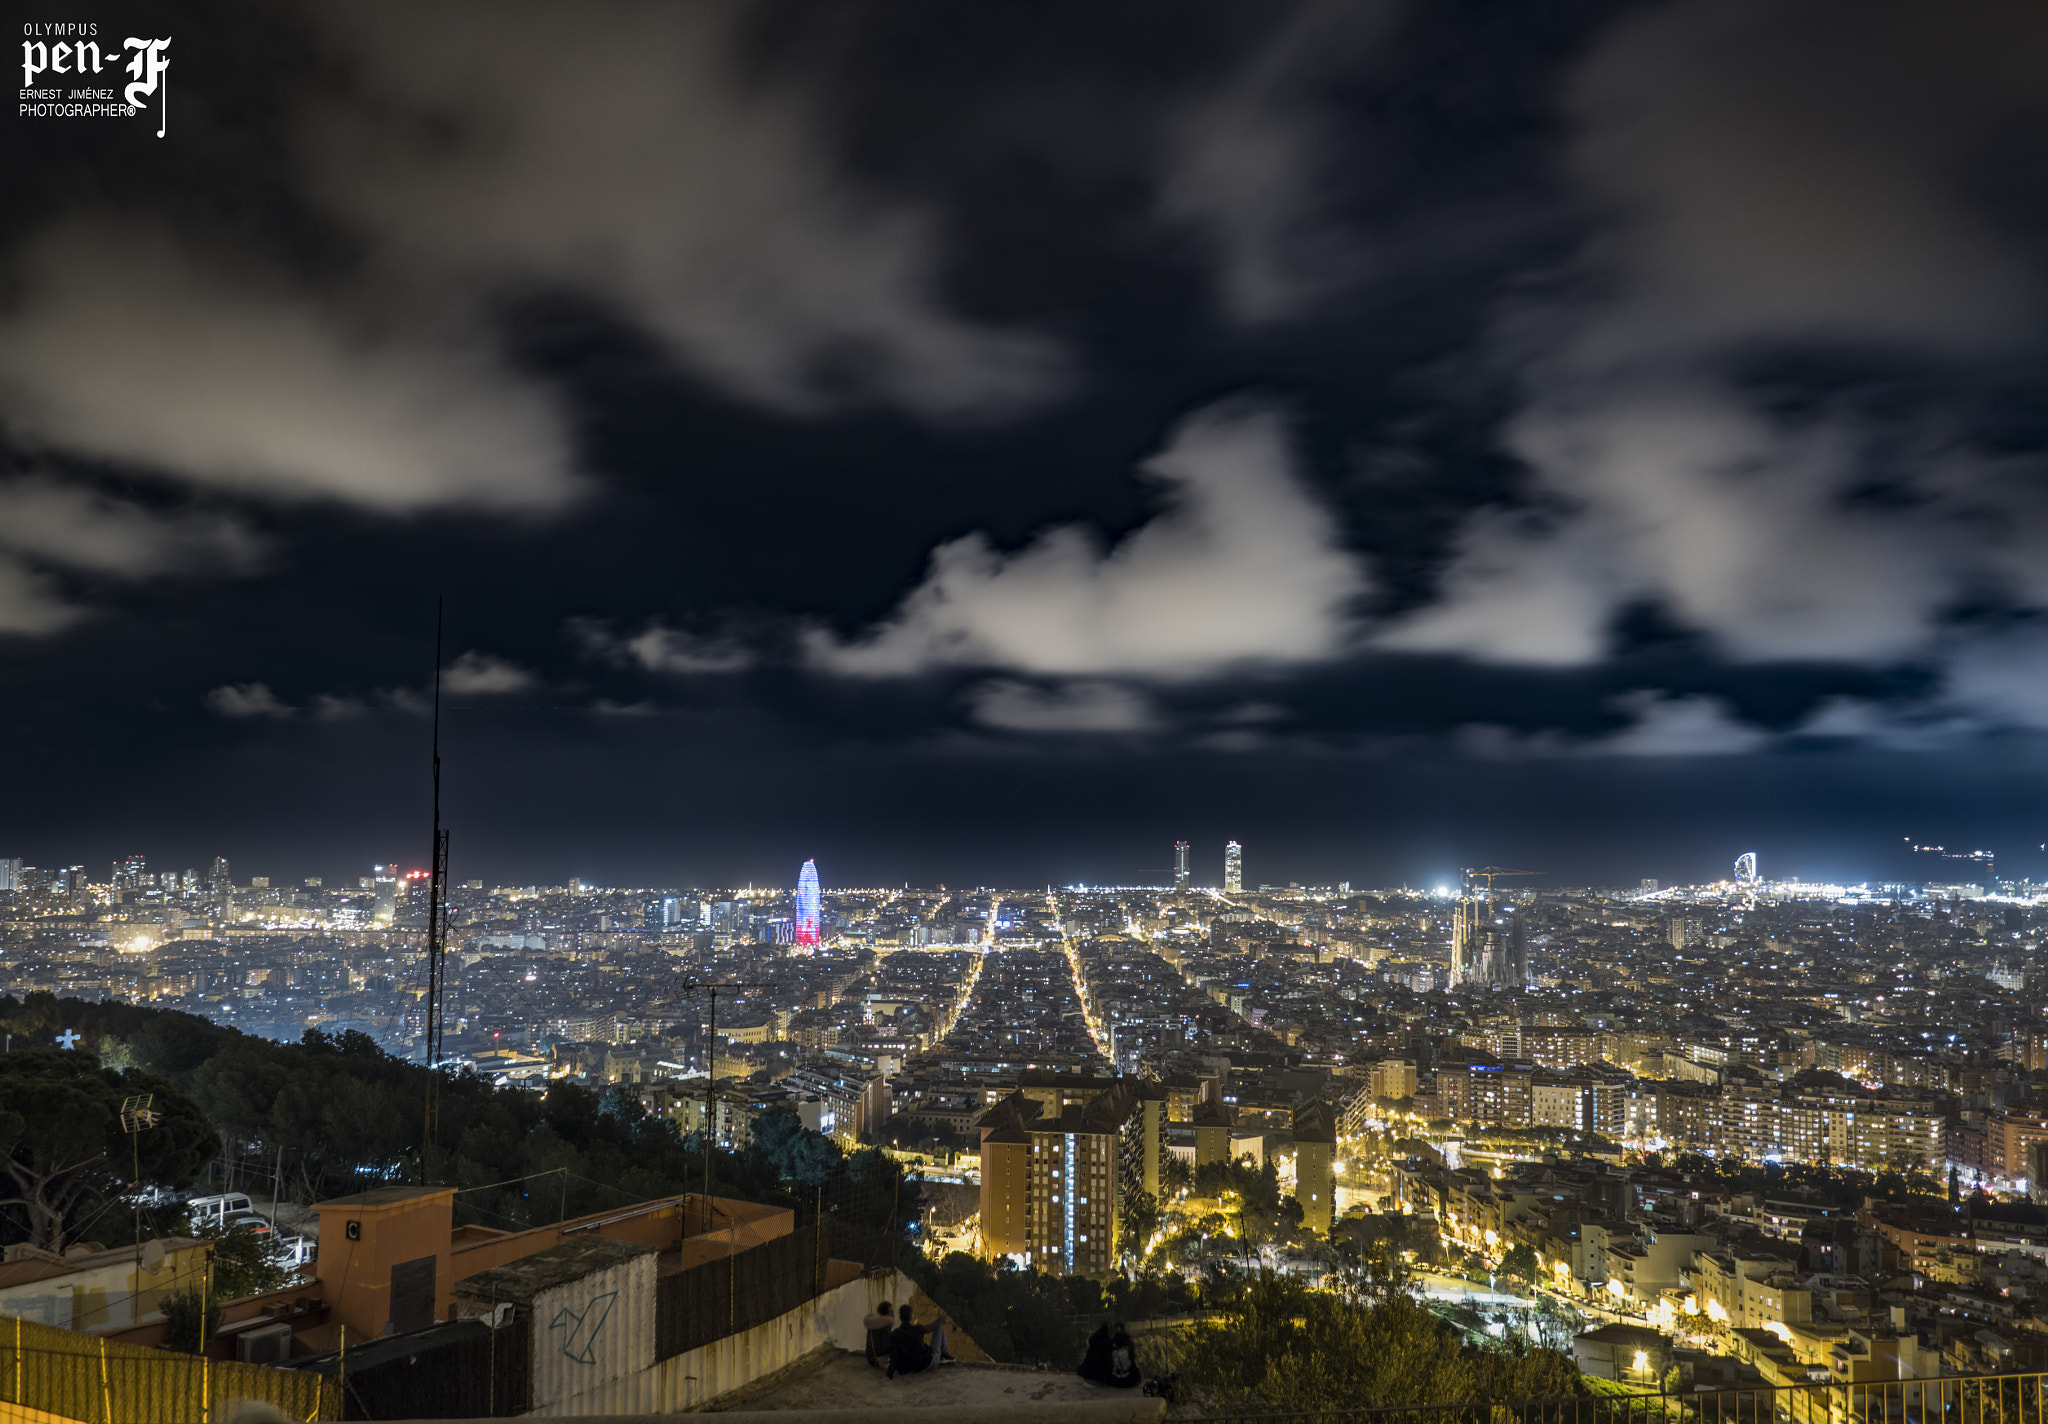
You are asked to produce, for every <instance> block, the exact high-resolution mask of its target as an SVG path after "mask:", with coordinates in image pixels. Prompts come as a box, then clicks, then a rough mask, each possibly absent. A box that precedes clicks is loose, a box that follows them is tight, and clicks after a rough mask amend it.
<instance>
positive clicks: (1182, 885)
mask: <svg viewBox="0 0 2048 1424" xmlns="http://www.w3.org/2000/svg"><path fill="white" fill-rule="evenodd" d="M1173 888H1174V891H1175V893H1177V894H1181V895H1185V894H1187V893H1188V843H1187V842H1186V841H1175V842H1174V843H1173Z"/></svg>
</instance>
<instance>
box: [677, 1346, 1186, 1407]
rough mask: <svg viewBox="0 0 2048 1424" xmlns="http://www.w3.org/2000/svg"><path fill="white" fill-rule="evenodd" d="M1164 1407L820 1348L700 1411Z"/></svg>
mask: <svg viewBox="0 0 2048 1424" xmlns="http://www.w3.org/2000/svg"><path fill="white" fill-rule="evenodd" d="M1164 1407H1165V1406H1164V1403H1163V1402H1162V1401H1160V1400H1157V1399H1149V1398H1147V1397H1146V1396H1145V1395H1143V1394H1142V1393H1140V1392H1139V1391H1137V1390H1135V1389H1109V1388H1107V1387H1105V1386H1102V1385H1095V1384H1090V1383H1089V1382H1088V1381H1087V1380H1084V1379H1082V1378H1081V1377H1080V1376H1079V1375H1077V1374H1072V1373H1066V1372H1053V1371H1041V1370H1031V1369H1026V1368H1024V1367H1022V1366H1018V1365H971V1364H958V1365H942V1366H940V1367H939V1368H938V1369H934V1370H926V1371H923V1372H922V1373H920V1374H915V1375H908V1376H905V1377H903V1378H900V1379H893V1380H892V1379H887V1378H884V1376H883V1374H882V1372H881V1370H879V1369H877V1368H875V1367H874V1366H872V1365H870V1364H868V1362H867V1361H866V1360H865V1359H863V1358H862V1357H861V1356H859V1355H856V1354H852V1353H846V1354H840V1353H837V1352H832V1353H826V1352H819V1353H817V1354H814V1355H811V1356H809V1357H807V1358H806V1359H804V1360H803V1361H801V1362H799V1363H798V1364H796V1365H793V1366H792V1367H790V1368H789V1369H787V1370H784V1371H782V1372H781V1373H780V1374H777V1375H774V1376H771V1377H770V1378H768V1379H765V1380H762V1381H760V1382H758V1383H757V1384H755V1385H753V1386H751V1387H749V1388H746V1389H742V1390H738V1391H735V1392H734V1393H732V1394H729V1395H726V1396H725V1397H724V1398H722V1399H720V1400H719V1401H718V1402H717V1403H716V1404H715V1405H714V1406H712V1408H711V1409H710V1410H707V1411H706V1412H707V1413H725V1412H728V1411H743V1412H748V1413H752V1412H757V1411H758V1412H760V1413H796V1412H800V1411H805V1412H807V1411H810V1410H860V1409H878V1410H886V1411H888V1415H889V1417H891V1418H895V1419H906V1418H907V1419H916V1418H918V1417H919V1416H920V1414H921V1413H922V1412H923V1411H926V1410H931V1411H934V1412H935V1413H936V1412H939V1411H943V1412H945V1413H946V1414H948V1415H949V1416H951V1417H954V1418H959V1419H977V1420H986V1419H990V1418H993V1417H998V1416H1007V1415H1008V1414H1010V1413H1011V1412H1012V1411H1021V1410H1027V1409H1028V1410H1030V1411H1031V1412H1033V1413H1036V1412H1037V1411H1038V1410H1040V1409H1043V1410H1044V1412H1045V1417H1046V1418H1047V1419H1059V1420H1062V1421H1065V1420H1075V1421H1087V1424H1097V1421H1099V1422H1100V1424H1109V1421H1111V1420H1132V1421H1137V1420H1156V1419H1158V1418H1159V1417H1160V1416H1161V1413H1162V1411H1163V1410H1164Z"/></svg>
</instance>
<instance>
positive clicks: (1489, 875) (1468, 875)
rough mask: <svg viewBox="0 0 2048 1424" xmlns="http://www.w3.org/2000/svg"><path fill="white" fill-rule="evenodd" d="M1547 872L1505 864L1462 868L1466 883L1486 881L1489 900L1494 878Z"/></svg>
mask: <svg viewBox="0 0 2048 1424" xmlns="http://www.w3.org/2000/svg"><path fill="white" fill-rule="evenodd" d="M1549 873H1550V872H1549V871H1547V870H1509V869H1507V868H1506V867H1505V866H1499V865H1482V866H1478V867H1477V868H1474V867H1472V866H1467V867H1466V868H1465V870H1464V876H1465V879H1466V881H1467V882H1468V883H1469V882H1471V881H1474V880H1479V879H1484V880H1485V881H1486V898H1487V900H1488V901H1489V902H1491V901H1492V899H1493V882H1494V881H1496V880H1503V879H1506V878H1507V877H1508V876H1510V875H1548V874H1549Z"/></svg>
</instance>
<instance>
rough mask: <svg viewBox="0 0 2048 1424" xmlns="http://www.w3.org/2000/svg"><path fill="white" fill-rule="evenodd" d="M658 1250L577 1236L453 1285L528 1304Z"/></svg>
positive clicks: (476, 1293) (472, 1292)
mask: <svg viewBox="0 0 2048 1424" xmlns="http://www.w3.org/2000/svg"><path fill="white" fill-rule="evenodd" d="M660 1249H661V1248H660V1247H658V1246H647V1245H642V1244H641V1243H640V1242H637V1241H619V1240H616V1239H614V1238H613V1237H609V1236H579V1237H577V1238H576V1239H575V1240H573V1241H564V1242H563V1243H562V1244H561V1245H559V1246H550V1247H548V1249H547V1250H545V1251H536V1252H534V1253H533V1254H532V1255H531V1256H521V1257H520V1258H519V1259H518V1260H516V1261H507V1262H506V1263H505V1264H504V1265H502V1266H494V1267H492V1268H491V1269H490V1270H488V1271H479V1272H478V1273H477V1274H476V1275H473V1276H470V1277H467V1278H466V1279H464V1280H462V1281H460V1282H458V1283H457V1284H456V1287H455V1288H456V1289H457V1290H458V1291H461V1292H462V1293H463V1294H464V1295H474V1296H488V1297H489V1298H490V1299H492V1300H510V1301H516V1302H517V1303H519V1304H521V1305H530V1304H532V1303H533V1298H534V1297H535V1296H537V1295H539V1294H540V1293H541V1292H542V1291H544V1290H551V1289H553V1288H554V1287H556V1286H560V1285H567V1284H568V1283H569V1282H570V1281H579V1280H582V1279H583V1278H584V1277H585V1276H587V1275H590V1274H592V1273H593V1272H596V1271H602V1270H604V1269H605V1268H606V1267H608V1266H617V1265H621V1264H623V1263H625V1262H627V1261H630V1260H632V1259H633V1258H634V1257H636V1256H652V1255H655V1254H657V1253H658V1252H659V1251H660Z"/></svg>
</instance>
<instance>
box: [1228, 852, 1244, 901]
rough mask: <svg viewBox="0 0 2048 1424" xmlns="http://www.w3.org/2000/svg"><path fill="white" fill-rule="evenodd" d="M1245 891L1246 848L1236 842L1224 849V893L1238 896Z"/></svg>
mask: <svg viewBox="0 0 2048 1424" xmlns="http://www.w3.org/2000/svg"><path fill="white" fill-rule="evenodd" d="M1243 889H1244V847H1243V846H1241V845H1239V844H1238V843H1237V842H1236V841H1232V842H1230V844H1228V845H1226V846H1225V847H1223V893H1224V894H1226V895H1236V894H1239V893H1240V892H1242V891H1243Z"/></svg>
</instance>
